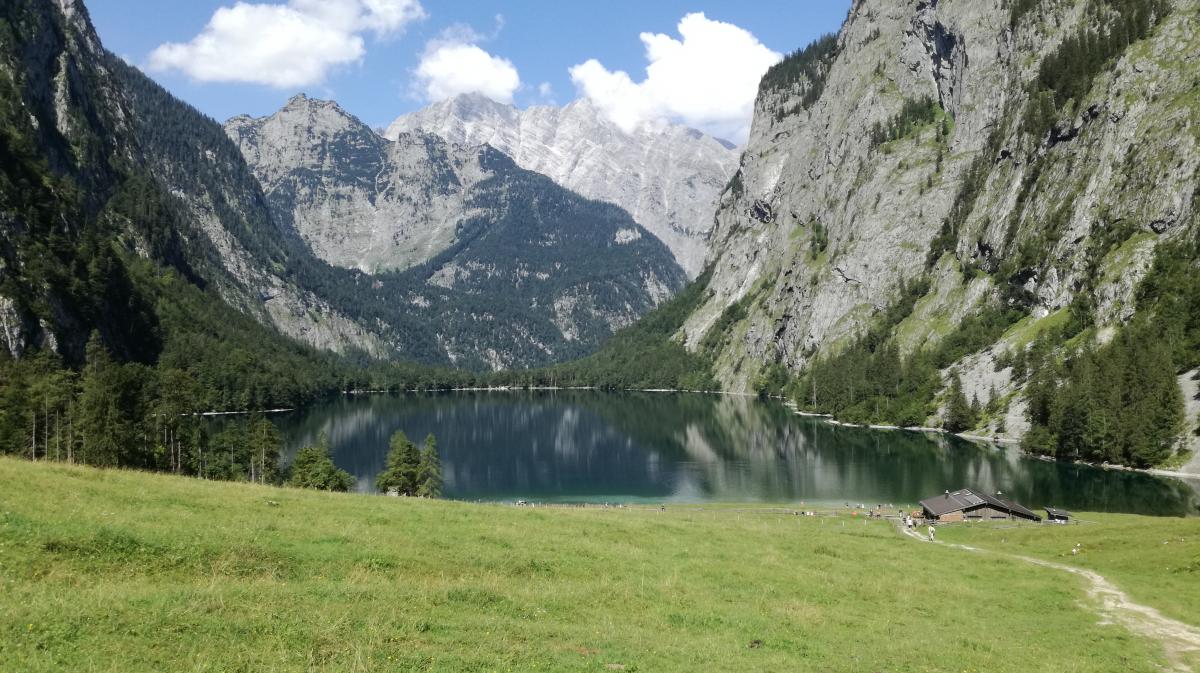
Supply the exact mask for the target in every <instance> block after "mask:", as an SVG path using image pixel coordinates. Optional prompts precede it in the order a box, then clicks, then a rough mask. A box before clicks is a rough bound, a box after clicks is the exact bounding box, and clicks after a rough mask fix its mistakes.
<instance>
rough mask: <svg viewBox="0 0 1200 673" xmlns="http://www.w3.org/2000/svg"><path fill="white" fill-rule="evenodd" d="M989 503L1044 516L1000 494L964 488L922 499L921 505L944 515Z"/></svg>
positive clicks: (1029, 516)
mask: <svg viewBox="0 0 1200 673" xmlns="http://www.w3.org/2000/svg"><path fill="white" fill-rule="evenodd" d="M983 505H988V506H990V507H992V508H993V509H997V510H1000V511H1005V512H1011V513H1012V514H1015V515H1017V516H1020V517H1023V518H1027V519H1033V520H1036V521H1041V519H1042V517H1040V516H1038V515H1037V514H1034V513H1033V512H1032V511H1031V510H1030V509H1029V508H1027V507H1025V506H1024V505H1021V504H1018V503H1016V502H1013V501H1012V500H1009V499H1007V498H1005V497H1003V496H1001V495H999V494H997V495H987V494H984V493H977V492H975V491H972V490H971V489H969V488H964V489H962V490H959V491H954V492H953V493H943V494H942V495H936V496H934V497H932V498H926V499H924V500H922V501H921V507H922V508H923V509H924V510H925V511H927V512H929V513H930V514H932V515H933V516H937V517H940V516H943V515H946V514H950V513H951V512H961V511H965V510H969V509H974V508H976V507H980V506H983Z"/></svg>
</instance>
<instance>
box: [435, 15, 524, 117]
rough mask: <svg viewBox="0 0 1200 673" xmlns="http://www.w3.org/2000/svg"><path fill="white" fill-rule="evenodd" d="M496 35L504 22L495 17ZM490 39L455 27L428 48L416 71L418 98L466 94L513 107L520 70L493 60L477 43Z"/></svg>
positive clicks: (519, 79)
mask: <svg viewBox="0 0 1200 673" xmlns="http://www.w3.org/2000/svg"><path fill="white" fill-rule="evenodd" d="M496 21H497V31H499V30H500V27H502V26H503V19H502V17H500V16H497V17H496ZM484 39H487V38H486V37H485V36H481V35H479V34H478V33H476V32H475V31H474V30H471V29H470V28H469V27H464V26H453V27H451V28H450V29H448V30H447V31H445V32H443V34H442V37H441V38H440V39H437V40H434V41H432V42H430V43H429V44H428V45H426V47H425V54H424V56H422V57H421V63H420V64H419V65H417V69H416V80H417V81H416V87H417V90H418V95H419V96H421V97H423V98H425V99H426V100H429V101H431V102H436V101H441V100H446V99H447V98H453V97H455V96H457V95H459V94H464V93H481V94H483V95H485V96H487V97H488V98H491V99H492V100H495V101H498V102H501V103H512V100H513V94H514V93H516V92H517V89H520V88H521V75H520V73H519V72H518V71H517V67H516V66H514V65H513V64H512V61H509V60H508V59H506V58H501V57H499V56H493V55H492V54H489V53H488V52H487V51H485V50H484V49H482V48H481V47H479V46H478V45H477V44H475V42H480V41H483V40H484Z"/></svg>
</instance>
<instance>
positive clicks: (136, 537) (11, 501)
mask: <svg viewBox="0 0 1200 673" xmlns="http://www.w3.org/2000/svg"><path fill="white" fill-rule="evenodd" d="M0 486H2V488H0V583H2V584H3V586H2V587H0V673H18V672H20V673H27V672H34V671H80V672H83V671H120V672H122V673H127V672H135V671H197V672H199V671H212V672H229V673H232V672H235V671H247V672H248V671H480V672H492V671H495V672H505V673H507V672H509V671H608V670H626V671H779V672H785V671H789V672H790V671H814V672H819V673H834V672H841V671H844V672H846V673H850V672H854V673H863V672H874V671H879V672H886V673H898V672H910V671H911V672H918V673H919V672H943V671H953V672H955V673H958V672H963V671H965V672H971V673H974V672H987V673H1004V672H1006V671H1012V672H1021V673H1028V672H1033V671H1045V672H1047V673H1051V672H1053V673H1070V672H1080V673H1083V672H1087V673H1096V672H1103V671H1159V670H1161V667H1162V666H1163V665H1164V664H1165V660H1164V656H1163V653H1162V650H1161V647H1159V646H1158V644H1157V643H1154V642H1147V641H1145V640H1141V639H1138V638H1135V637H1133V636H1131V635H1130V634H1129V633H1127V632H1126V631H1124V630H1123V629H1121V628H1120V627H1118V626H1114V625H1102V624H1100V623H1098V618H1097V616H1096V613H1095V612H1094V611H1093V609H1092V607H1091V606H1089V605H1087V604H1086V600H1085V592H1084V590H1083V585H1082V583H1081V582H1078V581H1076V578H1074V577H1072V576H1069V575H1067V574H1065V573H1062V572H1055V571H1050V570H1047V569H1043V568H1037V567H1034V566H1030V565H1028V564H1024V563H1020V562H1016V561H1010V560H1005V559H1003V558H999V557H992V556H988V555H980V554H971V553H968V552H962V551H958V550H954V549H951V548H949V547H945V546H935V545H928V544H919V543H917V542H914V541H912V540H908V539H904V538H902V537H900V536H898V535H897V534H896V533H895V532H894V531H893V529H892V528H891V527H890V526H889V525H888V524H887V523H882V522H872V523H864V522H863V521H861V520H858V519H851V518H850V517H842V518H825V517H822V518H804V517H795V516H790V515H785V514H780V513H778V512H773V511H770V510H760V511H753V510H748V509H743V508H734V507H722V508H711V509H705V508H686V507H677V508H669V509H668V510H667V511H666V512H665V513H661V512H658V511H657V510H653V509H623V510H598V509H589V510H582V509H523V508H522V509H518V508H511V507H501V506H480V505H467V504H458V503H449V502H428V501H410V500H399V499H390V498H383V497H367V496H355V495H332V494H322V493H310V492H301V491H295V490H283V489H272V488H264V487H257V486H252V485H238V484H228V483H207V482H200V481H196V480H189V479H179V478H173V477H166V476H154V475H145V474H136V473H125V472H113V471H98V470H93V469H86V468H72V467H64V466H49V465H35V464H30V463H27V462H22V461H18V460H11V459H0ZM1114 521H1115V524H1114V525H1117V526H1118V527H1119V526H1123V525H1124V520H1123V519H1122V520H1114ZM1135 521H1136V522H1139V525H1140V526H1141V527H1142V528H1144V529H1154V528H1157V527H1159V526H1171V527H1172V531H1174V530H1175V527H1177V526H1179V525H1181V524H1180V522H1179V521H1178V520H1154V519H1135ZM1107 525H1108V523H1107V522H1104V523H1101V524H1097V525H1096V527H1094V528H1092V530H1095V531H1101V530H1103V529H1104V527H1105V526H1107ZM1182 525H1187V526H1192V527H1194V526H1195V525H1196V521H1195V520H1191V521H1186V522H1183V524H1182ZM1118 532H1119V531H1118ZM1023 534H1024V533H1023ZM1028 534H1029V535H1030V536H1031V540H1032V538H1033V536H1035V535H1036V534H1035V533H1034V532H1030V533H1028ZM1172 534H1173V533H1172ZM1030 544H1031V545H1032V544H1034V541H1031V542H1030ZM1161 547H1162V545H1158V546H1147V548H1146V549H1145V550H1144V553H1143V558H1144V560H1145V561H1146V563H1148V564H1151V563H1158V565H1162V563H1159V561H1160V558H1165V557H1160V556H1159V555H1160V554H1162V553H1164V551H1163V549H1162V548H1161ZM1054 548H1056V547H1055V546H1054V545H1053V544H1050V543H1047V546H1046V549H1048V550H1052V549H1054ZM1193 549H1194V548H1193ZM1170 553H1174V552H1170ZM1169 563H1175V560H1174V557H1171V560H1170V561H1169ZM1116 569H1117V566H1116V565H1114V566H1113V574H1114V579H1116V580H1117V581H1121V579H1122V578H1120V577H1116ZM1142 576H1145V577H1147V578H1148V577H1149V573H1148V572H1147V574H1146V575H1143V574H1141V573H1133V572H1131V573H1130V574H1129V575H1128V578H1129V580H1130V582H1131V586H1130V587H1129V589H1130V590H1131V591H1132V590H1134V587H1133V586H1132V583H1133V582H1134V581H1135V580H1136V579H1137V578H1138V577H1142ZM1154 586H1159V585H1155V584H1153V583H1152V582H1149V581H1147V584H1146V587H1145V594H1144V595H1145V596H1146V600H1148V601H1149V600H1152V598H1151V597H1154V596H1158V594H1155V593H1153V587H1154ZM1192 590H1194V588H1193V589H1192ZM1167 594H1169V592H1167V593H1164V594H1163V595H1162V601H1163V603H1162V607H1163V609H1164V610H1166V609H1168V607H1169V605H1168V602H1167V599H1168V597H1169V596H1168V595H1167ZM1185 599H1186V597H1185V596H1181V597H1178V600H1179V601H1180V602H1183V601H1184V600H1185ZM1181 609H1182V608H1181ZM1194 609H1195V605H1194V604H1193V605H1192V606H1191V608H1190V609H1189V610H1194ZM1184 612H1188V610H1184ZM1181 614H1182V613H1181ZM618 665H619V666H621V667H623V669H621V668H618Z"/></svg>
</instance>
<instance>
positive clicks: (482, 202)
mask: <svg viewBox="0 0 1200 673" xmlns="http://www.w3.org/2000/svg"><path fill="white" fill-rule="evenodd" d="M225 130H226V132H227V133H228V134H229V136H230V138H232V139H233V140H234V141H235V142H236V143H237V146H238V148H239V149H240V150H241V153H242V155H243V156H244V157H245V159H246V161H247V162H248V164H249V166H250V167H251V169H252V170H253V171H254V174H255V175H256V176H257V178H258V181H259V183H260V184H261V185H262V186H263V189H264V191H265V195H266V200H267V203H268V204H269V205H270V208H271V211H272V213H273V214H274V217H275V219H276V221H277V222H278V223H279V225H280V226H281V228H283V229H284V230H286V231H289V232H292V233H293V235H294V236H296V237H297V238H298V239H302V240H303V241H304V242H305V243H306V244H307V245H309V246H311V248H312V250H313V251H314V252H315V253H316V254H317V255H318V256H319V257H320V258H322V259H323V260H324V261H326V262H328V263H329V264H331V265H334V266H336V267H347V268H353V269H357V270H359V271H360V273H359V274H358V275H360V276H362V277H363V280H362V282H363V283H365V284H368V285H370V286H372V288H373V292H374V293H375V295H376V298H377V299H378V300H379V302H381V303H383V304H390V305H391V308H390V309H389V311H391V313H392V314H394V316H393V317H391V318H386V319H385V322H386V323H387V324H396V323H395V322H393V320H398V321H400V322H404V323H414V322H415V323H417V324H419V325H422V326H424V327H425V328H427V329H425V334H424V336H423V337H422V339H421V341H422V343H423V344H424V345H423V346H422V347H421V349H420V350H417V349H412V348H408V349H407V350H405V351H404V352H403V353H404V354H405V355H407V356H409V357H416V358H417V359H419V360H421V361H426V362H432V363H445V364H454V365H458V366H463V367H469V368H477V367H487V368H491V369H508V368H513V367H520V366H530V365H538V364H544V363H547V362H554V361H560V360H563V359H568V358H571V357H576V356H580V355H583V354H586V353H587V352H590V351H591V350H594V349H595V347H596V346H597V345H598V343H599V342H600V340H602V339H603V338H605V337H606V336H608V335H609V334H611V333H612V332H613V331H615V330H617V329H620V328H621V327H624V326H626V325H628V324H630V323H632V322H633V321H634V320H636V319H637V318H638V317H639V316H640V315H642V314H644V313H645V312H647V311H648V310H650V309H652V308H653V307H654V306H656V305H658V304H659V303H660V302H662V301H663V300H665V299H667V298H668V297H670V296H671V295H673V294H674V293H675V292H677V291H678V290H679V289H680V288H681V287H682V286H683V284H684V282H685V280H686V278H685V276H684V273H683V271H682V270H681V269H680V268H679V266H678V265H676V264H675V263H674V261H673V259H672V257H671V254H670V251H669V250H667V248H666V247H665V246H664V245H663V244H662V243H660V242H659V241H657V240H656V239H655V238H654V237H653V236H651V235H650V234H649V233H648V232H647V231H646V230H645V229H644V228H642V227H641V226H639V225H638V224H637V223H636V222H634V221H633V220H632V219H631V218H630V217H629V215H628V214H627V213H625V212H624V211H622V210H620V209H619V208H616V207H614V206H611V205H607V204H602V203H599V202H594V201H589V200H587V199H584V198H582V197H580V196H579V195H577V194H575V193H573V192H570V191H568V190H566V189H564V188H562V187H560V186H558V185H557V184H555V183H554V182H552V181H551V180H550V179H548V178H546V177H545V176H542V175H539V174H537V173H533V172H531V171H527V170H523V169H520V168H518V167H517V166H516V165H515V164H514V163H513V162H512V160H511V159H509V158H508V157H507V156H505V155H504V154H501V153H500V152H498V151H496V150H495V149H493V148H491V147H487V146H476V147H463V146H459V145H453V144H450V143H448V142H446V141H445V140H443V139H441V138H439V137H437V136H434V135H431V134H427V133H422V132H414V133H405V134H401V135H400V136H398V137H397V138H396V140H394V141H393V140H386V139H384V138H382V137H380V136H379V135H377V134H376V133H375V132H374V131H372V130H371V129H370V128H369V127H367V126H366V125H365V124H363V123H362V122H360V121H359V120H358V119H356V118H355V117H353V116H352V115H350V114H348V113H346V112H345V111H344V110H342V109H341V108H340V107H339V106H338V105H337V104H336V103H333V102H328V101H320V100H314V99H310V98H308V97H306V96H303V95H300V96H296V97H294V98H293V99H292V100H291V101H289V102H288V104H287V105H286V106H284V107H283V108H282V109H281V110H279V111H278V112H277V113H275V114H273V115H271V116H269V117H264V118H261V119H251V118H249V117H236V118H234V119H231V120H230V121H229V122H227V124H226V126H225ZM366 274H372V275H366ZM356 315H358V314H357V313H356ZM407 346H409V344H407V343H403V342H402V343H401V348H406V347H407Z"/></svg>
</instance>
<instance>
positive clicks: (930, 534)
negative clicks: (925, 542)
mask: <svg viewBox="0 0 1200 673" xmlns="http://www.w3.org/2000/svg"><path fill="white" fill-rule="evenodd" d="M933 534H934V529H933V524H930V525H929V541H930V542H933Z"/></svg>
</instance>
